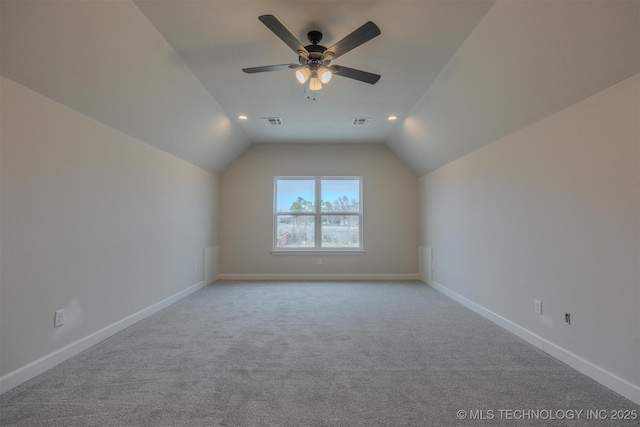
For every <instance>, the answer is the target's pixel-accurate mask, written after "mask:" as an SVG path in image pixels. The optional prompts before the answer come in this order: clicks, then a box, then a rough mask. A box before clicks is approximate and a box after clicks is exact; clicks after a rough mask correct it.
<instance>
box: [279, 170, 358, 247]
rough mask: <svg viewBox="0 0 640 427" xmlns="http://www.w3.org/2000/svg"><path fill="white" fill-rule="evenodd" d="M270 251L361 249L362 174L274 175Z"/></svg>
mask: <svg viewBox="0 0 640 427" xmlns="http://www.w3.org/2000/svg"><path fill="white" fill-rule="evenodd" d="M273 210H274V215H273V217H274V218H273V221H274V239H273V250H274V252H300V253H306V252H313V251H322V252H359V253H361V252H362V248H363V247H362V177H276V178H275V180H274V209H273Z"/></svg>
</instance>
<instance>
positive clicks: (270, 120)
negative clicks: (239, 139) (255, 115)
mask: <svg viewBox="0 0 640 427" xmlns="http://www.w3.org/2000/svg"><path fill="white" fill-rule="evenodd" d="M262 121H263V122H264V124H265V125H267V126H282V119H281V118H280V117H264V118H263V119H262Z"/></svg>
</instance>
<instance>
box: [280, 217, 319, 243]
mask: <svg viewBox="0 0 640 427" xmlns="http://www.w3.org/2000/svg"><path fill="white" fill-rule="evenodd" d="M276 233H277V235H276V247H277V248H306V247H311V248H313V247H314V246H315V234H316V231H315V217H314V216H313V215H278V217H277V230H276Z"/></svg>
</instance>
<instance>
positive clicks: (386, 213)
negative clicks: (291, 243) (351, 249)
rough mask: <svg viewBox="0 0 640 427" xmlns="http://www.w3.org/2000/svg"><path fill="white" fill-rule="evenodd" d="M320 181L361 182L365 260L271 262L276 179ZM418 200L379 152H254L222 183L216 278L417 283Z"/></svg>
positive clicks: (320, 147)
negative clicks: (314, 178) (350, 179)
mask: <svg viewBox="0 0 640 427" xmlns="http://www.w3.org/2000/svg"><path fill="white" fill-rule="evenodd" d="M323 175H324V176H330V175H335V176H345V175H352V176H362V177H363V192H364V194H363V201H364V221H363V222H364V238H363V242H364V249H365V255H362V256H355V255H349V256H346V255H333V256H324V257H323V264H322V265H318V263H317V256H282V255H272V254H271V252H270V251H271V248H272V239H273V178H274V176H323ZM417 194H418V177H417V176H416V175H415V174H414V173H413V172H412V171H411V170H409V168H408V167H407V166H406V165H404V163H402V162H401V161H400V160H399V159H398V158H397V157H396V156H395V155H394V154H393V153H392V152H391V151H390V150H389V149H388V148H387V147H386V146H384V145H379V144H361V145H358V144H255V145H253V146H251V147H250V148H249V149H248V150H247V151H246V152H245V153H244V154H243V155H242V156H241V157H240V158H239V159H238V160H236V162H235V163H233V164H232V165H231V166H230V167H229V168H228V169H227V170H226V171H225V172H224V173H223V174H222V175H221V176H220V222H221V224H222V226H221V228H220V273H221V277H235V278H240V277H246V278H248V277H252V278H270V277H273V278H275V277H284V278H287V277H316V275H319V276H317V277H325V278H326V277H354V278H355V277H356V276H357V277H365V276H364V275H366V277H380V278H383V277H397V278H411V277H413V278H415V277H416V275H417V271H418V267H417V245H418V233H417V224H418V220H417V212H418V205H417ZM327 275H337V276H327ZM350 275H356V276H350Z"/></svg>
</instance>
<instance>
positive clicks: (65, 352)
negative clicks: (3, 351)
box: [0, 281, 207, 394]
mask: <svg viewBox="0 0 640 427" xmlns="http://www.w3.org/2000/svg"><path fill="white" fill-rule="evenodd" d="M206 285H207V284H206V283H205V282H204V281H202V282H199V283H196V284H195V285H192V286H190V287H188V288H187V289H184V290H182V291H180V292H178V293H177V294H175V295H172V296H170V297H169V298H165V299H163V300H162V301H160V302H157V303H155V304H153V305H151V306H149V307H147V308H145V309H142V310H140V311H138V312H137V313H134V314H132V315H130V316H127V317H125V318H124V319H121V320H119V321H117V322H115V323H113V324H111V325H109V326H107V327H105V328H102V329H100V330H99V331H96V332H94V333H92V334H90V335H87V336H86V337H84V338H80V339H79V340H77V341H75V342H73V343H71V344H69V345H67V346H65V347H62V348H61V349H59V350H56V351H54V352H53V353H50V354H48V355H46V356H44V357H41V358H40V359H38V360H35V361H33V362H31V363H29V364H28V365H25V366H23V367H21V368H19V369H16V370H15V371H13V372H9V373H8V374H6V375H5V376H3V377H1V378H0V394H2V393H4V392H6V391H9V390H11V389H12V388H14V387H16V386H18V385H20V384H22V383H24V382H25V381H28V380H30V379H31V378H33V377H35V376H36V375H39V374H41V373H43V372H44V371H46V370H47V369H51V368H53V367H54V366H56V365H57V364H59V363H62V362H64V361H65V360H67V359H69V358H70V357H73V356H75V355H76V354H78V353H80V352H81V351H84V350H86V349H88V348H89V347H92V346H94V345H96V344H98V343H99V342H100V341H103V340H105V339H107V338H109V337H110V336H112V335H114V334H116V333H118V332H120V331H122V330H124V329H126V328H128V327H129V326H131V325H133V324H134V323H136V322H139V321H140V320H142V319H144V318H145V317H148V316H150V315H152V314H154V313H156V312H158V311H160V310H162V309H163V308H165V307H168V306H169V305H171V304H173V303H174V302H176V301H178V300H180V299H182V298H184V297H186V296H187V295H190V294H192V293H194V292H196V291H198V290H200V289H202V288H204V287H205V286H206Z"/></svg>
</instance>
